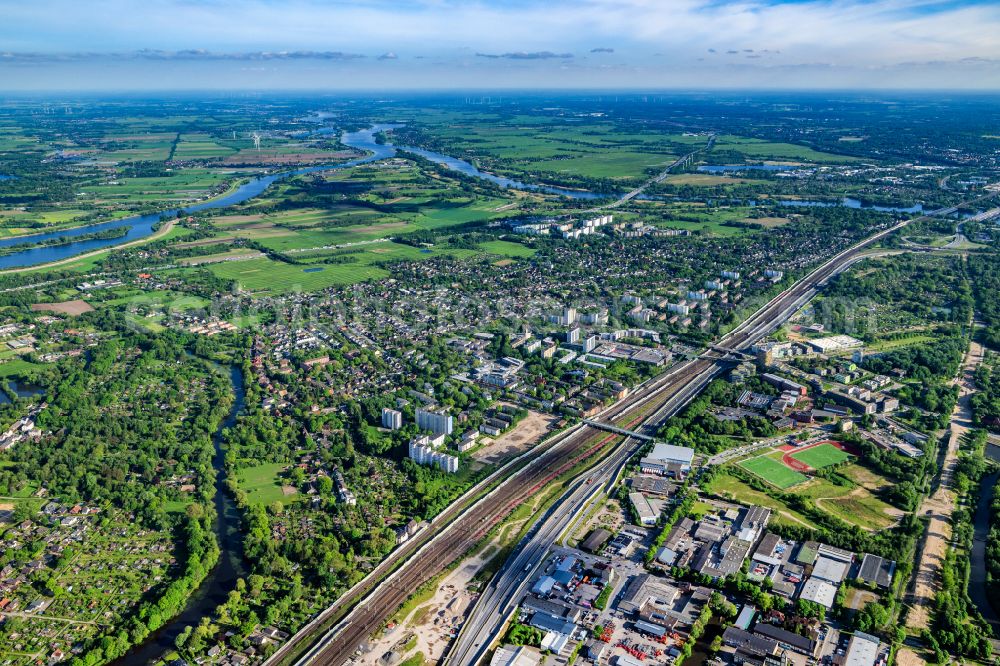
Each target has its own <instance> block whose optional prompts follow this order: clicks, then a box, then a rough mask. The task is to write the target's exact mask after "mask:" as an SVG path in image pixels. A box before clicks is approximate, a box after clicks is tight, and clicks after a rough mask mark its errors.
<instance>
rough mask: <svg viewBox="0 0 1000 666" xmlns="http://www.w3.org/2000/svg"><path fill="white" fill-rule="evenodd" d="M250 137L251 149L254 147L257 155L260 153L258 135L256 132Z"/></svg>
mask: <svg viewBox="0 0 1000 666" xmlns="http://www.w3.org/2000/svg"><path fill="white" fill-rule="evenodd" d="M250 136H251V137H252V138H253V147H254V149H255V150H256V151H257V152H258V153H259V152H260V134H259V133H258V132H254V133H253V134H251V135H250Z"/></svg>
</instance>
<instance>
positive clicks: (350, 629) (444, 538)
mask: <svg viewBox="0 0 1000 666" xmlns="http://www.w3.org/2000/svg"><path fill="white" fill-rule="evenodd" d="M988 196H995V194H990V195H988ZM980 198H985V197H980ZM947 210H950V209H943V210H941V211H933V212H931V213H929V214H928V215H927V216H923V217H920V218H914V220H902V221H900V222H899V223H897V224H896V225H894V226H892V227H890V228H887V229H885V230H883V231H881V232H878V233H876V234H874V235H872V236H870V237H868V238H867V239H865V240H864V241H861V242H859V243H857V244H855V245H854V246H852V247H850V248H848V249H846V250H844V251H842V252H840V253H838V254H837V255H835V256H834V257H832V258H830V259H829V260H827V261H826V262H824V263H823V264H822V265H821V266H820V267H818V268H817V269H815V270H814V271H812V272H811V273H809V275H808V276H806V277H805V278H803V279H802V280H800V281H799V282H797V283H796V284H795V285H793V286H792V287H791V288H789V289H788V290H786V291H785V292H782V293H781V294H779V295H778V296H776V297H775V298H774V299H772V300H771V301H769V302H768V303H766V304H765V305H764V306H763V307H761V308H760V309H759V310H758V311H757V312H755V313H754V314H753V315H752V316H751V317H749V318H748V319H747V320H746V321H744V322H743V323H741V324H740V325H739V326H737V327H736V328H735V329H733V331H731V332H730V333H729V334H727V335H726V336H724V337H723V338H722V339H720V340H719V341H718V343H719V344H720V345H722V346H724V347H727V348H731V349H738V350H739V349H745V348H747V347H749V346H750V345H751V344H752V343H753V342H754V341H756V340H759V339H760V338H762V337H764V336H765V335H767V334H768V333H770V332H771V331H773V330H774V329H775V328H776V327H777V326H778V325H780V324H781V323H783V322H784V321H785V320H787V318H788V317H789V316H790V315H791V314H792V313H793V312H795V311H796V310H797V309H798V308H799V307H801V306H802V305H803V304H804V303H806V302H807V301H808V300H809V299H810V298H812V297H813V295H814V294H815V293H816V290H817V289H818V288H819V287H821V286H822V285H824V284H825V283H826V282H827V281H828V280H829V279H830V278H831V277H833V276H835V275H837V274H839V273H840V272H842V271H844V270H846V268H847V267H849V266H850V265H851V264H853V263H854V262H855V261H858V260H860V259H861V258H863V252H864V250H865V249H866V248H867V247H869V246H870V245H872V244H874V243H876V242H878V241H879V240H881V239H882V238H885V237H886V236H887V235H889V234H890V233H893V232H894V231H896V230H898V229H901V228H902V227H904V226H905V225H907V224H909V223H910V222H911V221H915V220H919V219H925V218H926V217H929V216H933V215H936V214H941V213H943V212H947ZM681 365H682V366H683V367H682V368H681V369H680V372H679V373H678V374H677V375H676V376H675V377H673V378H668V379H666V380H664V379H662V378H657V379H654V380H652V381H651V382H648V383H647V384H646V385H644V388H643V389H642V390H640V391H639V392H637V393H636V394H633V395H632V396H629V397H628V398H626V399H625V400H624V401H623V402H624V403H626V404H625V405H624V406H623V405H621V404H618V405H615V406H613V407H612V408H610V409H609V410H606V412H605V414H604V416H605V417H606V418H608V419H613V418H617V417H620V416H623V415H626V416H627V415H628V414H629V413H633V414H634V413H641V411H645V408H644V404H645V403H646V402H648V401H650V400H657V399H658V398H660V397H661V394H662V395H672V394H675V393H678V392H680V391H681V390H682V389H683V388H684V387H686V386H688V385H690V384H691V383H692V382H705V380H706V377H709V376H711V375H712V374H713V373H715V372H717V371H718V367H719V366H718V363H717V362H714V361H711V360H707V359H704V358H699V359H696V360H693V361H688V362H686V363H684V364H681ZM660 407H662V405H660ZM594 432H600V431H598V430H596V429H593V428H589V427H587V426H580V427H579V430H578V431H577V433H576V434H574V435H572V436H570V437H568V438H567V441H566V442H564V443H563V444H562V445H561V446H563V447H564V449H565V450H564V452H562V453H560V454H558V455H557V454H550V452H545V453H538V449H537V447H536V449H534V450H533V451H532V452H530V453H529V454H526V455H527V456H534V457H533V458H532V459H531V460H528V462H527V463H526V464H525V466H524V468H523V469H522V470H520V471H519V472H518V473H517V474H515V475H511V476H510V478H507V479H505V480H504V481H503V482H502V483H501V484H500V486H499V487H498V488H496V489H495V490H494V491H492V492H491V493H490V496H488V497H487V498H485V499H484V500H481V501H479V502H478V503H476V504H475V505H473V506H472V507H464V506H462V507H456V506H455V505H452V506H451V507H449V508H448V509H446V511H445V512H444V514H442V516H439V519H440V520H438V521H436V523H435V526H432V529H431V530H430V531H429V532H428V533H426V534H425V540H424V541H423V545H422V546H421V548H420V552H416V549H412V550H410V551H409V552H406V553H402V554H401V553H400V552H399V551H400V550H403V549H397V551H396V552H394V553H393V554H392V555H390V557H389V558H388V559H387V560H386V561H385V562H383V564H382V565H380V568H381V567H387V568H389V569H390V570H391V569H395V571H394V572H393V573H392V574H391V576H390V577H389V579H388V580H387V581H386V582H383V583H380V584H376V582H375V581H373V582H372V583H371V584H370V585H369V587H367V588H366V589H364V590H362V591H360V593H359V594H357V595H354V594H349V595H345V596H344V597H342V598H341V599H340V600H338V601H337V602H336V603H335V604H334V605H333V606H332V607H331V608H329V609H327V610H326V611H324V613H322V614H321V615H320V617H319V618H317V619H316V620H314V621H313V622H311V623H310V624H309V625H307V626H306V627H305V628H304V629H303V630H301V631H300V632H298V633H297V634H296V635H295V636H294V637H293V638H292V640H290V641H289V642H288V643H286V644H285V645H283V646H282V648H280V649H279V650H278V652H276V653H275V656H272V657H271V658H270V659H268V660H267V662H265V663H266V664H267V665H268V666H271V665H273V664H277V663H280V662H283V661H287V660H288V659H289V658H290V655H291V653H293V652H294V651H295V650H297V649H299V647H300V646H301V645H303V644H309V643H310V642H312V641H313V640H315V636H316V635H319V634H321V633H322V632H327V633H326V634H325V635H324V636H323V637H322V638H321V639H320V640H319V641H318V642H317V643H316V644H314V645H313V647H312V648H310V649H309V650H308V651H307V652H306V654H305V655H304V656H303V657H302V658H300V659H298V661H297V663H298V664H300V665H301V666H305V665H307V664H312V663H319V664H341V663H343V662H344V661H346V660H347V659H348V658H349V657H350V656H351V654H353V653H354V651H355V650H356V648H357V646H358V645H359V644H360V643H362V642H363V641H364V639H365V638H366V637H367V636H368V635H369V634H370V633H371V631H373V630H374V629H376V628H377V627H378V626H380V625H381V623H382V622H384V620H385V618H386V617H388V616H389V614H391V613H392V612H393V610H395V608H396V607H398V606H399V604H400V603H402V602H403V601H404V600H405V599H406V597H407V596H408V595H409V594H410V593H411V592H412V590H414V589H416V588H417V587H419V585H420V584H422V583H423V582H425V581H426V580H428V579H430V578H432V577H433V576H435V575H436V574H437V573H439V572H440V571H441V570H442V569H443V568H444V567H445V566H447V565H448V564H449V563H450V562H452V561H454V560H455V559H457V558H458V557H460V556H461V555H462V554H463V553H465V552H466V551H467V550H468V549H469V548H470V547H471V546H472V545H474V544H475V543H477V542H478V540H479V539H481V538H482V536H483V535H484V534H485V533H486V531H487V530H488V529H490V527H491V526H492V525H495V524H497V523H498V522H499V521H500V520H502V519H503V518H504V517H505V516H506V515H507V514H508V513H509V511H510V510H513V508H514V507H516V506H518V505H519V504H520V503H521V502H523V498H524V497H526V496H529V495H530V494H532V493H534V492H536V491H537V490H538V489H539V488H541V487H543V486H544V485H545V484H546V483H547V482H548V481H550V480H551V479H554V478H556V477H558V476H559V475H560V474H562V473H564V472H565V471H568V470H569V469H571V468H572V467H573V466H574V464H575V462H576V461H578V460H582V459H583V458H586V457H587V456H588V455H589V450H587V447H586V446H585V445H586V443H587V442H589V441H591V440H592V438H593V435H592V433H594ZM617 450H620V449H617ZM601 469H602V471H605V467H603V466H602V468H601ZM600 482H602V483H603V482H604V479H603V478H602V479H601V480H600ZM570 499H572V498H570ZM456 514H458V515H456ZM445 516H446V518H445ZM515 557H516V555H515ZM397 567H398V568H397ZM349 608H350V609H352V610H350V611H348V610H347V609H349ZM345 613H346V614H345ZM340 616H343V619H342V620H341V621H339V622H338V623H337V624H336V625H334V627H333V628H332V629H329V630H328V629H327V627H328V626H329V624H328V620H330V619H331V618H336V617H340ZM453 663H465V662H458V661H456V662H453Z"/></svg>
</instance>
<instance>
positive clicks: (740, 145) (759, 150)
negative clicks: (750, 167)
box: [715, 135, 858, 164]
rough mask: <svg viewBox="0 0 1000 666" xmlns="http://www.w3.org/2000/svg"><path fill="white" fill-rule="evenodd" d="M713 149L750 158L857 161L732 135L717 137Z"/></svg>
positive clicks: (792, 144)
mask: <svg viewBox="0 0 1000 666" xmlns="http://www.w3.org/2000/svg"><path fill="white" fill-rule="evenodd" d="M715 151H732V152H737V153H741V154H742V155H744V156H746V157H747V158H748V159H751V160H774V161H782V160H788V161H803V162H815V163H839V164H848V163H851V162H857V161H858V158H856V157H848V156H846V155H835V154H833V153H821V152H819V151H817V150H813V149H812V148H809V147H808V146H800V145H797V144H794V143H776V142H770V141H762V140H760V139H750V138H747V137H742V136H732V135H723V136H720V137H718V138H717V139H716V142H715Z"/></svg>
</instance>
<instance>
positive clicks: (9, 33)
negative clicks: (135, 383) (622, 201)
mask: <svg viewBox="0 0 1000 666" xmlns="http://www.w3.org/2000/svg"><path fill="white" fill-rule="evenodd" d="M5 5H6V6H5V7H4V21H3V22H2V23H0V44H3V45H4V48H5V49H7V50H8V51H9V52H11V53H14V54H18V56H20V61H22V62H23V61H27V60H29V59H30V58H34V59H35V60H34V61H35V62H39V61H42V60H44V57H43V55H48V56H49V57H52V56H53V55H57V54H58V57H60V58H65V57H67V56H71V55H79V54H86V53H98V54H104V56H105V57H106V56H107V55H108V54H126V55H127V54H131V53H136V52H139V51H141V50H143V49H149V50H150V52H153V53H156V52H167V53H170V54H174V55H173V56H172V58H174V59H179V58H180V55H179V54H183V53H189V54H196V53H202V52H205V51H207V52H208V53H210V54H211V55H212V57H208V56H202V57H200V59H202V60H225V59H241V58H246V59H251V56H253V54H257V55H256V58H257V59H268V60H271V59H274V60H289V61H290V60H300V59H313V60H326V61H328V64H329V66H330V67H336V66H342V67H347V66H349V65H348V64H347V63H342V64H338V63H337V61H338V60H344V59H346V58H347V56H348V55H359V54H364V55H366V56H368V57H369V60H371V61H373V62H374V61H377V60H378V59H379V58H381V59H389V58H391V57H392V54H395V53H397V52H399V51H401V50H403V51H406V52H410V53H415V54H420V55H423V56H428V57H430V58H431V59H433V61H434V62H443V63H446V64H445V65H443V66H444V67H447V66H448V65H447V63H451V64H452V65H453V66H454V67H455V68H469V67H479V68H485V69H487V70H489V71H491V72H500V71H502V68H505V67H506V68H515V67H517V68H518V71H521V72H522V76H523V72H524V71H525V70H524V67H523V66H522V65H523V64H525V63H515V62H513V61H514V60H535V61H538V62H535V63H534V65H533V66H535V67H537V68H538V69H539V71H548V69H549V68H550V67H551V66H553V64H552V63H555V62H557V61H559V60H561V59H568V56H569V55H570V54H572V53H579V54H584V55H586V54H587V53H593V52H597V51H602V52H603V51H605V50H606V51H610V50H611V49H610V48H607V49H604V48H600V49H594V45H595V44H614V45H615V46H616V50H617V53H616V54H615V59H616V61H619V60H621V61H624V62H625V63H626V64H627V65H629V66H631V67H633V68H634V70H635V71H636V72H642V73H643V74H642V75H640V74H636V75H635V78H634V82H644V81H648V83H650V84H656V83H657V82H658V81H661V82H664V83H670V82H671V81H679V80H684V78H685V76H686V75H687V74H688V73H690V72H704V71H705V69H706V68H716V67H718V66H721V63H722V62H723V61H724V60H726V59H728V60H729V61H730V64H732V62H735V61H736V60H737V58H736V57H735V56H734V55H728V56H727V55H726V54H727V52H731V51H734V52H736V53H738V54H739V57H738V60H739V61H740V63H741V64H742V66H743V67H744V68H758V69H759V70H760V71H762V72H764V71H765V70H766V77H769V80H770V77H780V76H782V75H783V74H782V72H785V71H790V70H789V68H794V67H797V66H809V65H810V64H814V63H824V67H826V68H827V69H829V68H832V69H835V70H838V71H844V72H847V71H851V72H866V71H867V72H871V71H878V72H881V74H879V76H884V73H885V72H887V71H890V70H891V68H892V67H894V66H896V65H899V64H901V63H915V62H928V61H933V62H948V63H953V62H956V61H960V60H963V59H968V58H983V59H986V60H996V59H1000V39H997V37H996V35H997V34H1000V3H986V2H980V3H975V4H967V5H965V6H958V5H955V4H948V5H942V4H941V3H940V2H939V0H806V1H804V2H778V3H773V4H772V3H771V2H770V1H765V0H733V1H729V2H726V1H719V0H552V1H549V2H531V1H529V0H508V1H507V2H500V1H495V2H486V1H484V0H478V1H476V0H472V1H462V0H399V1H398V2H389V1H388V0H357V1H355V2H334V3H332V2H327V1H321V0H285V1H283V2H274V1H273V0H201V1H197V0H145V2H143V3H141V4H140V3H135V2H134V1H132V0H89V1H88V2H79V1H78V0H36V1H35V2H31V3H5ZM751 50H752V55H755V56H756V55H764V56H765V57H761V58H752V59H750V58H748V57H747V55H748V54H751ZM282 53H287V54H294V55H288V56H287V57H284V58H282V57H281V56H280V54H282ZM476 53H482V54H490V55H498V56H500V57H498V58H491V57H487V58H479V59H476V58H475V57H474V54H476ZM706 53H708V54H709V55H707V56H706ZM264 54H266V55H264ZM309 54H313V55H312V56H310V55H309ZM322 54H328V55H327V56H326V57H325V58H324V57H323V55H322ZM338 54H339V55H338ZM380 54H381V56H380ZM619 54H622V55H619ZM654 54H656V55H658V56H661V57H654ZM543 56H544V57H543ZM189 58H190V59H192V60H197V59H199V57H197V56H195V55H190V56H189ZM415 59H416V58H408V60H409V61H411V62H412V61H413V60H415ZM546 60H551V61H552V63H546V62H544V61H546ZM18 61H19V58H18V57H11V56H8V58H7V59H6V62H8V63H12V62H18ZM700 61H703V62H700ZM3 62H5V60H4V58H2V57H0V64H2V63H3ZM477 62H478V64H476V63H477ZM399 64H400V65H401V64H402V62H401V63H399ZM665 65H666V66H668V67H670V68H671V73H670V76H672V77H673V78H672V79H667V78H664V77H666V75H667V72H666V70H665V69H662V68H664V66H665ZM350 66H353V65H350ZM589 66H590V67H592V68H594V69H591V70H587V69H586V66H585V65H584V64H583V63H578V64H577V65H576V69H578V70H579V71H598V70H597V67H598V63H597V62H596V61H594V62H592V64H591V65H589ZM926 67H928V71H929V72H930V71H931V70H933V71H936V72H938V73H940V70H941V68H942V67H945V65H935V66H934V67H931V66H930V65H926ZM947 67H950V68H952V69H953V70H954V71H956V72H963V71H968V69H969V68H968V67H966V66H963V65H957V64H954V65H947ZM782 68H784V69H782ZM907 68H908V69H907V71H912V68H913V65H907ZM935 68H936V69H935ZM384 69H385V68H383V70H384ZM407 71H409V75H410V76H411V77H412V76H413V73H414V71H413V70H407ZM428 71H430V70H429V69H428ZM650 75H652V76H653V77H654V78H653V79H652V80H650V79H648V78H647V79H645V80H644V79H642V78H640V76H647V77H648V76H650ZM498 76H499V75H498ZM406 80H409V81H417V80H419V77H418V78H417V79H412V78H411V79H406ZM498 80H499V78H498ZM696 80H697V79H696ZM617 81H618V82H619V84H628V83H631V82H632V81H633V80H627V81H626V80H622V79H617ZM484 82H488V80H485V81H484ZM703 83H705V82H703ZM952 83H955V82H952ZM964 83H965V82H963V81H958V82H957V85H962V84H964ZM976 83H977V82H969V85H973V84H976ZM983 83H984V82H978V84H979V85H982V84H983ZM985 83H989V80H987V81H986V82H985ZM526 84H529V85H530V84H532V82H531V81H527V80H526ZM584 84H585V83H584Z"/></svg>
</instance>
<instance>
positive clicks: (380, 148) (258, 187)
mask: <svg viewBox="0 0 1000 666" xmlns="http://www.w3.org/2000/svg"><path fill="white" fill-rule="evenodd" d="M395 127H399V126H398V125H373V126H372V127H369V128H368V129H363V130H359V131H357V132H345V133H344V134H343V135H342V136H341V139H340V140H341V142H342V143H343V144H344V145H346V146H350V147H351V148H354V149H356V150H362V151H365V152H367V153H368V154H367V155H365V156H364V157H359V158H358V159H354V160H350V161H347V162H342V163H340V164H324V165H318V166H311V167H303V168H301V169H293V170H291V171H282V172H280V173H273V174H269V175H266V176H260V177H257V178H253V179H252V180H250V181H248V182H246V183H244V184H243V185H241V186H239V187H238V188H236V189H235V190H233V191H232V192H230V193H228V194H226V195H224V196H221V197H219V198H217V199H212V200H210V201H203V202H201V203H195V204H191V205H189V206H183V207H178V208H170V209H168V210H163V211H159V212H156V213H151V214H149V215H133V216H132V217H124V218H121V219H119V220H112V221H110V222H101V223H99V224H92V225H88V226H83V227H75V228H72V229H64V230H62V231H52V232H47V233H40V234H32V235H27V236H17V237H15V238H4V239H0V248H5V247H11V246H13V245H20V244H23V243H33V242H41V241H45V240H51V239H55V238H73V237H74V236H83V235H86V234H93V233H95V232H99V231H105V230H107V229H118V228H121V227H128V232H127V233H126V234H125V236H123V237H122V236H119V237H117V238H89V239H85V240H80V241H72V242H69V243H64V244H61V245H52V246H45V247H35V248H30V249H26V250H21V251H19V252H11V253H10V254H7V255H4V256H0V270H2V269H6V268H22V267H25V266H35V265H38V264H47V263H50V262H53V261H59V260H61V259H69V258H71V257H75V256H77V255H79V254H83V253H85V252H90V251H93V250H100V249H102V248H106V247H111V246H114V245H120V244H122V243H128V242H130V241H134V240H138V239H141V238H145V237H146V236H149V235H150V234H152V233H153V227H154V226H155V225H156V223H157V222H159V221H161V220H163V219H169V218H174V217H177V216H178V215H179V214H182V213H195V212H198V211H202V210H212V209H217V208H228V207H230V206H234V205H236V204H240V203H243V202H244V201H247V200H249V199H252V198H254V197H256V196H258V195H259V194H261V193H263V192H264V190H266V189H267V188H268V187H270V186H271V184H272V183H275V182H277V181H279V180H283V179H285V178H289V177H291V176H300V175H302V174H307V173H315V172H317V171H332V170H334V169H347V168H350V167H354V166H358V165H359V164H366V163H368V162H374V161H376V160H382V159H386V158H388V157H393V156H395V155H396V147H395V146H393V145H392V144H391V143H384V144H382V143H377V142H376V141H375V135H376V134H378V133H379V132H382V131H384V130H389V129H393V128H395ZM330 131H332V130H331V129H330V128H324V129H323V130H319V131H318V132H316V133H322V134H325V133H329V132H330ZM400 149H401V150H406V151H409V152H411V153H414V154H417V155H420V156H421V157H423V158H425V159H428V160H430V161H432V162H435V163H437V164H441V165H443V166H445V167H447V168H449V169H453V170H455V171H458V172H460V173H463V174H465V175H467V176H472V177H475V178H481V179H483V180H488V181H490V182H492V183H495V184H497V185H500V186H502V187H513V188H517V189H525V190H533V191H538V192H545V193H548V194H558V195H561V196H565V197H570V198H573V199H600V198H602V197H604V196H608V195H602V194H596V193H594V192H587V191H583V190H570V189H564V188H561V187H546V186H541V185H531V184H528V183H522V182H519V181H516V180H511V179H509V178H503V177H501V176H495V175H493V174H491V173H486V172H485V171H480V170H479V169H477V168H476V167H475V166H473V165H472V164H470V163H469V162H466V161H465V160H460V159H457V158H454V157H449V156H448V155H442V154H441V153H435V152H433V151H430V150H424V149H422V148H413V147H409V146H401V147H400Z"/></svg>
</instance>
